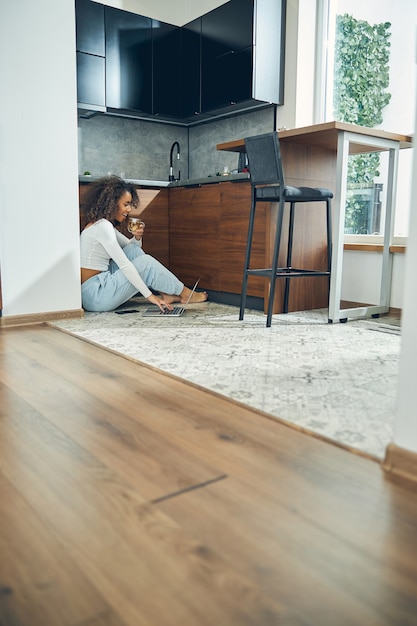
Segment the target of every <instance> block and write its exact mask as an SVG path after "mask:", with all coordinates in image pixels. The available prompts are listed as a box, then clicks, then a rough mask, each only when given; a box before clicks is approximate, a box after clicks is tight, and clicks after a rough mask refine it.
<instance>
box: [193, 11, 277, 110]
mask: <svg viewBox="0 0 417 626" xmlns="http://www.w3.org/2000/svg"><path fill="white" fill-rule="evenodd" d="M284 25H285V0H257V1H256V2H255V1H254V0H230V1H229V2H227V3H226V4H224V5H221V6H219V7H218V8H217V9H214V10H213V11H210V12H209V13H206V14H205V15H203V16H202V27H201V33H202V98H201V100H202V102H201V108H202V111H212V110H217V109H227V108H229V110H233V108H234V107H235V108H236V109H237V110H238V109H239V106H240V108H244V107H245V106H246V107H250V106H253V105H254V104H256V101H258V102H259V103H260V104H263V103H265V102H271V103H274V104H280V103H281V101H282V87H283V72H282V71H281V70H283V66H281V65H280V64H281V61H282V57H283V53H284V48H283V40H284Z"/></svg>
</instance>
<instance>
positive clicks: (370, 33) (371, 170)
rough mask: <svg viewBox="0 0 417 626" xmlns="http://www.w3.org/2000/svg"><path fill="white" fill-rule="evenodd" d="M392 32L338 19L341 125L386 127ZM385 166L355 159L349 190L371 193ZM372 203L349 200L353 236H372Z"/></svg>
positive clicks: (371, 157) (337, 112)
mask: <svg viewBox="0 0 417 626" xmlns="http://www.w3.org/2000/svg"><path fill="white" fill-rule="evenodd" d="M390 27H391V24H390V23H389V22H384V23H381V24H373V25H372V24H369V23H368V22H366V21H364V20H357V19H355V18H354V17H352V16H351V15H348V14H347V13H346V14H344V15H337V16H336V43H335V68H334V101H333V107H334V108H333V111H334V118H335V120H339V121H342V122H348V123H351V124H357V125H359V126H368V127H370V128H373V127H375V126H377V125H378V124H381V123H382V120H383V116H382V110H383V109H384V107H386V106H387V104H388V103H389V101H390V99H391V94H390V93H389V92H388V91H387V88H388V86H389V56H390V46H391V43H390V41H389V38H390V36H391V33H390V32H389V29H390ZM379 165H380V158H379V154H378V153H369V154H361V155H356V156H351V157H349V169H348V181H347V182H348V187H350V188H351V189H352V188H355V187H356V188H358V187H360V186H362V187H363V188H366V187H367V186H369V184H373V183H374V180H375V178H376V177H377V176H379V171H378V169H379ZM365 195H366V194H365ZM368 202H369V201H368V200H367V199H366V198H365V199H361V198H360V195H359V194H356V196H354V197H352V198H348V201H347V203H346V222H345V227H346V229H349V231H350V232H357V233H365V232H367V226H366V210H367V206H368ZM365 204H366V206H365Z"/></svg>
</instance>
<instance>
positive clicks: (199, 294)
mask: <svg viewBox="0 0 417 626" xmlns="http://www.w3.org/2000/svg"><path fill="white" fill-rule="evenodd" d="M190 293H191V289H188V287H184V289H183V290H182V291H181V294H180V302H181V304H186V303H187V301H188V302H190V303H194V304H195V303H197V302H205V301H206V300H207V298H208V293H207V291H194V293H193V295H192V296H191V298H190V300H188V298H189V297H190Z"/></svg>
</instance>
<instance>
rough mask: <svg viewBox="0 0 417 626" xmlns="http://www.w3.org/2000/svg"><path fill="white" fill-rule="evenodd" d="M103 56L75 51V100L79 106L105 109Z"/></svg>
mask: <svg viewBox="0 0 417 626" xmlns="http://www.w3.org/2000/svg"><path fill="white" fill-rule="evenodd" d="M105 80H106V79H105V65H104V57H99V56H95V55H94V54H87V53H85V52H77V102H78V106H79V107H80V108H84V109H85V108H87V109H90V108H92V109H95V110H103V111H104V110H105V106H106V82H105Z"/></svg>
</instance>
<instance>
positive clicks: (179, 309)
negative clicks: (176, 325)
mask: <svg viewBox="0 0 417 626" xmlns="http://www.w3.org/2000/svg"><path fill="white" fill-rule="evenodd" d="M183 311H184V307H183V306H174V308H173V309H171V310H170V309H164V310H163V312H162V311H161V315H180V314H181V313H183Z"/></svg>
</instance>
